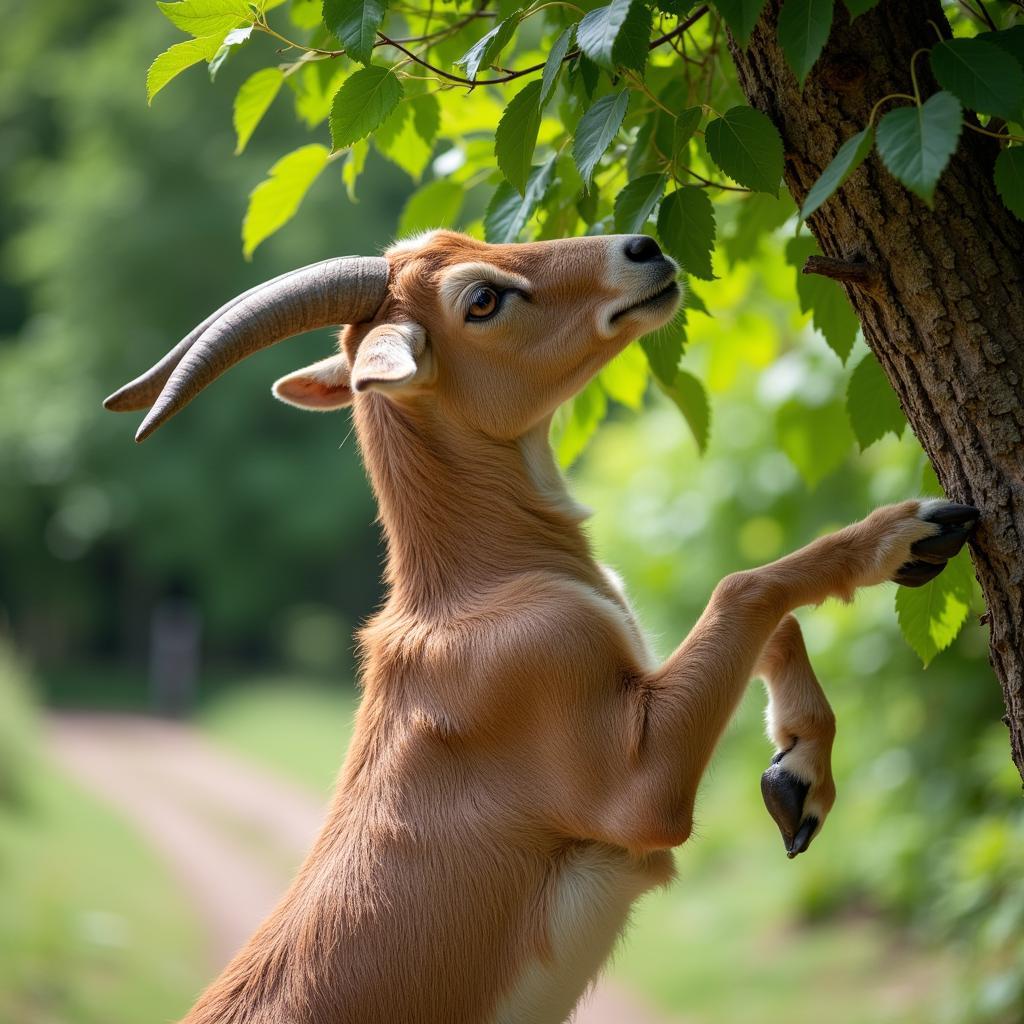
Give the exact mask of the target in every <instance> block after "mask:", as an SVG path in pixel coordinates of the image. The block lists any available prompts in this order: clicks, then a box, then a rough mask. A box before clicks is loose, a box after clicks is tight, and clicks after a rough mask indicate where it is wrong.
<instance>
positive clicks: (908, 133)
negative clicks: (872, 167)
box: [877, 92, 963, 206]
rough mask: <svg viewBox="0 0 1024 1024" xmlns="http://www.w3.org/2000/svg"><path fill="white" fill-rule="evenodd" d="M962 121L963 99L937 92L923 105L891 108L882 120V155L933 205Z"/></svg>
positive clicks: (891, 168) (895, 173)
mask: <svg viewBox="0 0 1024 1024" xmlns="http://www.w3.org/2000/svg"><path fill="white" fill-rule="evenodd" d="M962 125H963V111H962V110H961V108H960V101H959V100H958V99H957V98H956V97H955V96H953V95H952V94H951V93H948V92H937V93H936V94H935V95H934V96H932V97H931V98H930V99H929V100H928V101H927V102H926V103H924V104H923V105H922V106H920V107H918V106H913V107H900V108H899V109H898V110H890V111H889V113H888V114H886V115H885V117H883V118H882V120H881V121H879V122H878V135H877V143H878V155H879V156H880V157H881V158H882V163H884V164H885V166H886V167H887V168H888V169H889V172H890V173H891V174H892V175H893V176H894V177H896V178H898V179H899V180H900V181H901V182H903V184H904V185H906V186H907V188H909V189H910V191H911V192H913V193H914V194H915V195H918V196H920V197H921V198H922V199H923V200H924V201H925V202H926V203H927V204H928V206H931V205H932V197H933V196H934V195H935V186H936V184H938V180H939V177H940V175H941V174H942V172H943V171H944V170H945V169H946V165H947V164H948V163H949V158H950V157H951V156H952V155H953V151H954V150H955V149H956V144H957V140H958V139H959V138H960V129H961V126H962Z"/></svg>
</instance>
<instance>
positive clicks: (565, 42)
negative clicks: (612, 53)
mask: <svg viewBox="0 0 1024 1024" xmlns="http://www.w3.org/2000/svg"><path fill="white" fill-rule="evenodd" d="M575 31H576V26H575V25H570V26H569V27H568V28H567V29H566V30H565V31H564V32H563V33H562V34H561V35H560V36H559V37H558V38H557V39H556V40H555V43H554V45H553V46H552V47H551V51H550V52H549V53H548V59H547V60H546V61H545V62H544V70H543V72H541V77H540V105H541V107H543V106H544V104H545V103H547V101H548V99H549V97H550V96H551V92H552V90H553V89H554V88H555V83H556V82H557V81H558V73H559V72H560V71H561V70H562V62H563V60H564V58H565V55H566V54H567V53H568V52H569V44H570V43H571V42H572V35H573V32H575Z"/></svg>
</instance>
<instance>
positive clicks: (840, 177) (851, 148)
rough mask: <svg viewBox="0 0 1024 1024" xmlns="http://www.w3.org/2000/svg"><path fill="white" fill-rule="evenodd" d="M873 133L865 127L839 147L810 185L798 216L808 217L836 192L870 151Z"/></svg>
mask: <svg viewBox="0 0 1024 1024" xmlns="http://www.w3.org/2000/svg"><path fill="white" fill-rule="evenodd" d="M874 141H875V133H874V131H873V130H872V129H871V128H865V129H864V131H862V132H857V134H856V135H854V136H852V137H851V138H849V139H847V140H846V142H844V143H843V144H842V145H841V146H840V147H839V152H838V153H836V155H835V156H834V157H833V158H832V162H831V163H830V164H829V165H828V167H826V168H825V170H824V171H822V172H821V177H820V178H819V179H818V180H817V181H816V182H815V183H814V184H813V185H812V186H811V190H810V192H808V193H807V198H806V199H805V200H804V205H803V206H802V207H801V208H800V216H801V217H802V218H803V219H804V220H807V218H808V217H810V215H811V214H812V213H814V211H815V210H817V209H818V207H819V206H821V204H822V203H823V202H825V200H826V199H828V198H829V196H831V195H833V193H835V192H837V191H838V190H839V189H840V188H841V187H842V186H843V184H844V183H845V182H846V179H847V178H849V177H850V175H851V174H853V172H854V171H855V170H856V169H857V168H858V167H859V166H860V165H861V164H862V163H863V162H864V158H865V157H866V156H867V155H868V153H870V152H871V147H872V145H874Z"/></svg>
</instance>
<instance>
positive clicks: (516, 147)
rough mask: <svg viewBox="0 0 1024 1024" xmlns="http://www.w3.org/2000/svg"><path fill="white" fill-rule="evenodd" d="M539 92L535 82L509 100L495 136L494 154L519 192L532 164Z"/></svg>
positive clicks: (539, 85)
mask: <svg viewBox="0 0 1024 1024" xmlns="http://www.w3.org/2000/svg"><path fill="white" fill-rule="evenodd" d="M540 89H541V84H540V82H539V81H537V80H536V79H535V80H534V81H532V82H530V84H529V85H527V86H526V88H525V89H522V90H520V91H519V92H518V93H516V95H515V96H513V97H512V99H511V101H510V102H509V105H508V106H507V107H506V108H505V112H504V113H503V114H502V115H501V120H500V121H499V122H498V129H497V131H496V132H495V133H494V155H495V157H496V158H497V161H498V167H500V168H501V173H502V174H504V175H505V179H506V180H507V181H508V182H510V183H511V184H512V185H515V187H516V188H517V189H519V191H520V192H523V191H524V190H525V189H526V180H527V178H528V177H529V175H530V167H531V166H532V164H533V151H534V149H535V148H536V146H537V132H538V131H539V130H540Z"/></svg>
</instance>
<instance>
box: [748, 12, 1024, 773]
mask: <svg viewBox="0 0 1024 1024" xmlns="http://www.w3.org/2000/svg"><path fill="white" fill-rule="evenodd" d="M779 7H780V2H779V0H770V2H769V3H768V5H767V10H766V12H765V14H764V15H763V16H762V18H761V21H760V23H759V24H758V26H757V28H756V29H755V31H754V34H753V37H752V39H751V41H750V45H749V46H748V47H747V49H746V50H740V49H739V48H737V47H736V46H735V44H734V43H733V42H730V46H731V49H732V55H733V60H734V61H735V64H736V68H737V70H738V72H739V81H740V85H741V86H742V88H743V90H744V92H745V93H746V95H747V98H748V99H749V101H750V103H751V104H752V105H753V106H755V107H756V108H758V109H759V110H761V111H763V112H764V113H765V114H767V116H768V117H769V118H771V120H772V121H773V122H774V124H775V125H776V127H777V128H778V129H779V131H780V133H781V135H782V140H783V145H784V147H785V153H786V169H785V179H786V185H787V186H788V187H789V190H790V192H791V193H792V195H793V197H794V199H796V201H797V203H800V202H802V201H803V199H804V198H805V197H806V195H807V192H808V190H809V189H810V187H811V185H812V184H813V183H814V182H815V180H816V179H817V178H818V176H819V175H820V174H821V172H822V170H823V169H824V168H825V167H826V166H827V165H828V163H829V161H830V160H831V159H832V157H833V156H834V155H835V153H836V151H837V150H838V149H839V147H840V145H841V144H842V143H843V142H844V141H846V139H848V138H849V137H850V136H851V135H853V134H854V133H856V132H858V131H860V130H861V129H863V128H864V127H865V126H866V125H867V123H868V117H869V115H870V112H871V108H872V106H873V105H874V104H875V102H876V101H877V100H879V99H881V97H883V96H885V95H887V94H888V93H893V92H900V93H911V92H913V88H912V84H911V77H910V62H911V59H912V56H913V54H914V52H915V51H916V50H918V49H927V48H930V47H931V46H932V45H933V44H934V43H935V41H936V36H935V29H934V28H933V27H932V25H931V24H930V23H929V21H930V22H932V23H934V25H935V26H937V27H938V28H939V30H940V31H941V32H942V33H943V34H944V35H948V34H949V26H948V24H947V22H946V20H945V18H944V16H943V14H942V10H941V8H940V6H939V3H938V0H927V2H920V3H906V2H902V0H884V2H883V3H881V4H880V5H879V6H878V7H876V8H875V9H874V10H873V11H871V12H869V13H868V14H865V15H863V16H861V17H860V18H857V19H856V20H854V21H853V22H852V23H851V21H850V19H849V17H848V16H847V13H846V10H845V8H844V7H843V5H842V4H841V3H838V2H837V3H836V5H835V23H834V25H833V28H832V35H831V38H830V40H829V44H828V46H827V47H826V49H825V51H824V53H823V54H822V56H821V58H820V59H819V61H818V63H817V65H816V66H815V68H814V70H813V71H812V72H811V74H810V76H809V77H808V79H807V82H806V83H805V88H804V90H803V93H802V94H801V91H800V89H799V87H798V85H797V82H796V79H795V78H794V76H793V73H792V71H791V70H790V69H789V67H788V65H787V64H786V60H785V57H784V56H783V54H782V51H781V49H780V48H779V45H778V42H777V37H776V19H777V17H778V11H779ZM916 71H917V78H918V83H919V85H920V88H921V94H922V98H927V97H928V96H929V95H931V94H932V93H933V92H934V91H935V90H936V88H937V86H936V85H935V82H934V81H933V79H932V77H931V73H930V70H929V67H928V59H927V56H926V55H924V54H921V55H919V56H918V58H917V63H916ZM886 109H889V107H888V106H886V107H883V111H884V110H886ZM968 116H969V117H971V118H972V120H971V123H976V122H975V121H973V116H972V115H968ZM876 124H877V120H876ZM997 153H998V143H997V142H995V140H993V139H991V138H987V137H985V136H982V135H980V134H978V133H976V132H972V131H969V130H967V129H966V128H965V129H964V132H963V135H962V137H961V139H960V146H959V149H958V150H957V153H956V155H955V156H954V158H953V160H952V162H951V164H950V166H949V168H948V169H947V170H946V172H945V173H944V174H943V176H942V179H941V181H940V182H939V187H938V190H937V191H936V194H935V203H934V209H932V210H929V209H928V207H927V206H926V205H925V204H924V203H923V202H922V201H921V200H920V199H918V198H916V197H915V196H913V195H912V194H911V193H910V192H908V191H907V190H906V189H905V188H904V187H903V186H902V185H901V184H899V182H897V181H896V179H895V178H893V177H892V176H891V175H890V174H889V173H888V172H887V171H886V170H885V168H884V167H883V166H882V164H881V161H880V160H879V159H878V157H877V155H873V156H872V157H870V158H869V159H868V160H867V161H866V162H865V164H864V165H862V166H861V168H860V169H858V170H857V171H856V172H855V173H854V174H853V176H852V177H851V178H850V180H849V181H848V182H847V183H846V185H845V186H844V187H843V188H842V189H841V190H840V191H839V193H838V194H837V195H835V196H833V197H832V198H831V199H829V200H828V201H827V202H826V203H825V204H824V206H822V207H821V208H820V209H819V210H818V212H817V213H815V214H814V215H813V216H812V217H811V219H810V228H811V230H812V231H813V233H814V235H815V236H816V238H817V239H818V243H819V245H820V247H821V251H822V253H824V255H825V256H826V257H830V258H831V260H829V261H826V265H825V266H824V268H823V269H824V270H825V271H827V272H828V274H829V276H833V277H836V278H837V279H838V280H841V281H842V283H843V285H844V287H845V289H846V292H847V295H848V296H849V298H850V301H851V302H852V304H853V307H854V309H855V310H856V311H857V314H858V316H859V317H860V320H861V324H862V326H863V328H864V337H865V339H866V340H867V342H868V344H869V345H870V346H871V349H872V350H873V351H874V353H875V355H876V356H877V357H878V359H879V361H880V362H881V364H882V366H883V367H884V368H885V372H886V374H887V375H888V377H889V380H890V381H891V383H892V386H893V387H894V388H895V390H896V393H897V394H898V395H899V398H900V402H901V403H902V405H903V409H904V412H905V413H906V415H907V419H908V420H909V421H910V425H911V427H912V428H913V430H914V433H915V434H917V436H918V438H919V439H920V441H921V444H922V445H923V446H924V449H925V451H926V452H927V453H928V456H929V458H930V459H931V460H932V463H933V464H934V466H935V469H936V472H937V473H938V477H939V480H940V481H941V482H942V485H943V487H944V488H945V490H946V492H947V494H948V495H949V496H950V498H952V499H954V500H956V501H962V502H967V503H970V504H973V505H976V506H977V507H978V508H979V509H980V510H981V514H982V517H981V522H980V525H979V527H978V530H977V534H976V536H975V538H974V540H973V542H972V544H971V550H972V554H973V557H974V565H975V569H976V571H977V574H978V579H979V581H980V582H981V587H982V591H983V593H984V595H985V601H986V602H987V605H988V616H989V625H990V628H991V634H990V657H991V663H992V667H993V669H994V670H995V673H996V676H997V677H998V679H999V682H1000V683H1001V685H1002V688H1003V698H1004V700H1005V703H1006V710H1007V717H1006V721H1007V724H1008V725H1009V727H1010V737H1011V750H1012V755H1013V760H1014V763H1015V764H1016V765H1017V769H1018V771H1020V773H1021V777H1022V778H1024V395H1022V388H1024V224H1022V223H1021V222H1020V221H1018V220H1017V219H1016V218H1015V217H1014V216H1013V215H1012V214H1011V213H1010V212H1009V211H1008V210H1006V208H1005V207H1004V206H1003V204H1002V202H1001V201H1000V199H999V196H998V194H997V193H996V190H995V186H994V185H993V182H992V167H993V163H994V161H995V158H996V155H997ZM851 264H852V266H850V265H851ZM864 264H866V266H864Z"/></svg>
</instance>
